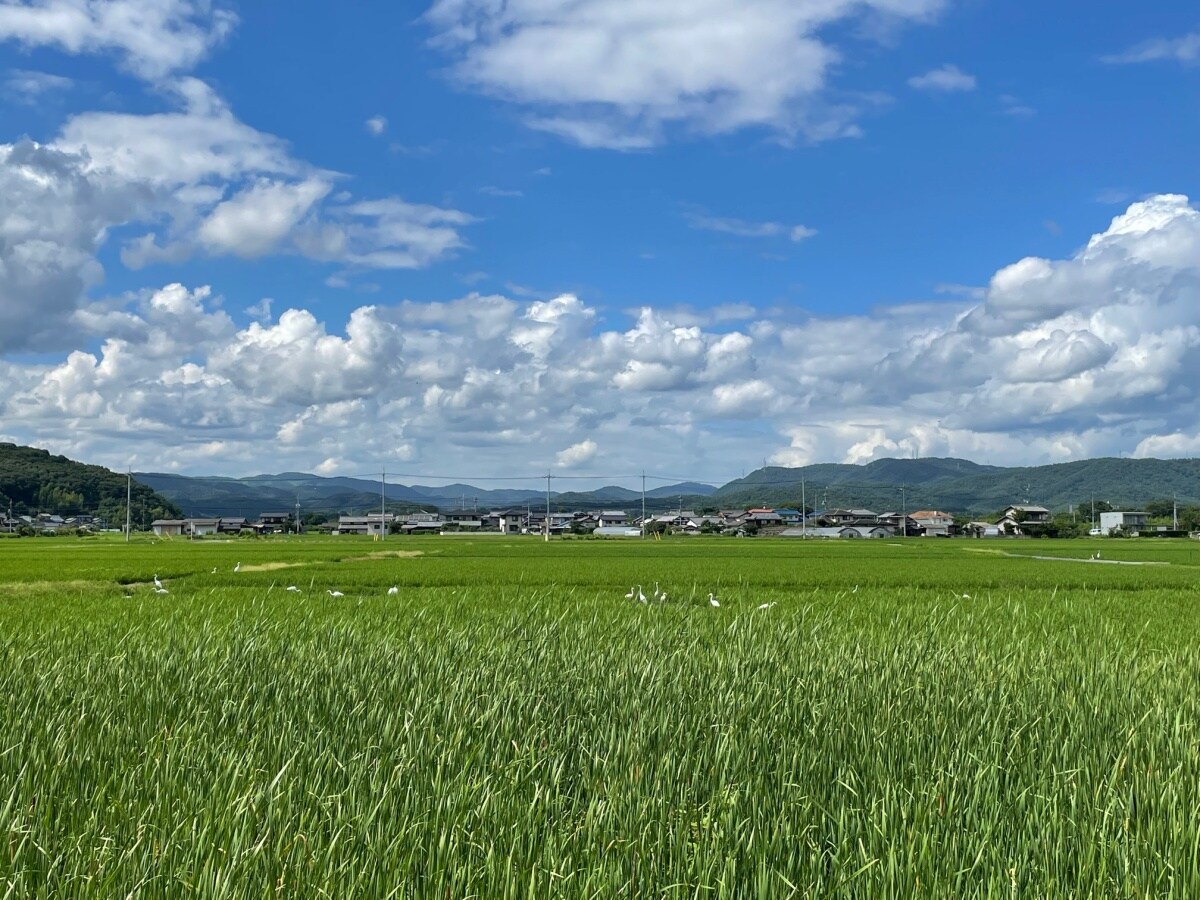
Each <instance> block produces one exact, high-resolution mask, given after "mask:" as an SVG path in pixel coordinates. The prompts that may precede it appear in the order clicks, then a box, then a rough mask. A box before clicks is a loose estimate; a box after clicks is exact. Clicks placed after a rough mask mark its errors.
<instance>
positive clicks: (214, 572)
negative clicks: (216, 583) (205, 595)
mask: <svg viewBox="0 0 1200 900" xmlns="http://www.w3.org/2000/svg"><path fill="white" fill-rule="evenodd" d="M212 574H214V575H216V574H217V567H216V566H213V570H212Z"/></svg>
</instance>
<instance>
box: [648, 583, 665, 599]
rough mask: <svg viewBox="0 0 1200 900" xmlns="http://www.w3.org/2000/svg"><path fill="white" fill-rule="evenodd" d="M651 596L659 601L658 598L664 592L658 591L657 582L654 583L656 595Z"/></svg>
mask: <svg viewBox="0 0 1200 900" xmlns="http://www.w3.org/2000/svg"><path fill="white" fill-rule="evenodd" d="M650 596H652V597H653V598H654V599H655V600H658V598H659V597H661V596H662V591H660V590H659V589H658V582H657V581H656V582H654V593H653V594H651V595H650Z"/></svg>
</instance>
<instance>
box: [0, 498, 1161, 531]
mask: <svg viewBox="0 0 1200 900" xmlns="http://www.w3.org/2000/svg"><path fill="white" fill-rule="evenodd" d="M1147 518H1148V516H1147V514H1146V513H1144V512H1106V513H1101V514H1100V524H1099V527H1098V528H1095V529H1093V534H1105V535H1108V534H1114V533H1118V532H1120V533H1125V534H1137V533H1139V532H1140V531H1143V530H1145V529H1146V528H1147V524H1146V523H1147ZM1050 520H1051V513H1050V510H1048V509H1046V508H1045V507H1043V506H1029V505H1015V506H1010V507H1008V508H1007V509H1005V510H1004V513H1003V514H1002V515H1001V517H1000V518H999V519H998V520H997V521H995V522H983V521H980V522H969V523H967V524H965V525H961V524H957V523H956V522H955V520H954V516H952V515H951V514H950V513H946V512H942V511H940V510H934V509H924V510H916V511H915V512H910V513H899V512H883V513H876V512H873V511H872V510H869V509H825V510H817V511H814V512H810V513H809V514H808V516H807V517H805V515H804V513H802V512H801V511H800V510H798V509H791V508H787V507H775V508H765V507H764V508H756V509H723V510H720V511H718V512H706V513H697V512H694V511H691V510H683V509H680V510H675V511H672V512H667V513H654V514H652V515H647V516H646V517H645V518H644V519H643V518H642V517H641V516H634V515H630V514H629V513H628V512H626V511H625V510H619V509H614V510H602V511H600V512H583V511H575V512H549V513H547V512H546V511H545V510H537V509H532V508H529V507H522V508H519V509H504V510H491V511H489V512H482V511H477V510H461V511H458V510H456V511H445V512H440V513H434V512H413V513H404V514H393V513H383V514H381V513H372V514H368V515H362V516H339V517H338V519H337V521H331V522H328V523H326V524H324V525H320V526H317V527H316V530H319V531H323V532H326V533H331V534H360V535H368V536H376V537H380V536H382V535H384V534H387V533H395V532H400V533H403V534H441V533H442V532H445V531H466V532H489V531H490V532H498V533H500V534H552V535H562V534H595V535H601V536H608V537H640V536H641V535H643V534H648V533H657V532H669V533H672V534H735V535H751V534H770V535H779V536H783V537H805V538H886V537H897V536H905V537H956V536H962V537H974V538H987V537H1004V536H1018V537H1019V536H1021V535H1023V534H1027V533H1029V532H1030V531H1031V530H1033V529H1032V528H1031V526H1042V525H1048V524H1049V523H1050ZM107 527H108V526H107V523H106V522H104V521H103V520H101V519H97V518H95V517H92V516H71V517H69V518H63V517H62V516H55V515H47V514H41V515H37V516H11V515H9V516H0V532H2V531H8V532H15V531H20V530H24V529H33V530H35V531H41V532H55V531H59V530H67V529H75V530H96V531H101V530H104V529H105V528H107ZM151 528H152V529H153V531H154V533H155V534H156V535H159V536H161V537H203V536H207V535H222V534H224V535H238V534H242V533H244V532H251V533H256V534H279V533H286V532H288V531H292V530H294V528H295V520H294V518H293V516H292V514H291V513H288V512H273V513H272V512H267V513H262V514H261V515H260V516H259V517H258V518H257V519H255V520H253V521H252V520H250V519H247V518H245V517H243V516H224V517H219V518H186V519H157V520H155V521H154V522H153V523H152V525H151Z"/></svg>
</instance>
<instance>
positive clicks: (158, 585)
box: [154, 572, 163, 588]
mask: <svg viewBox="0 0 1200 900" xmlns="http://www.w3.org/2000/svg"><path fill="white" fill-rule="evenodd" d="M154 586H155V587H156V588H160V587H162V586H163V583H162V582H161V581H159V580H158V573H157V572H155V573H154Z"/></svg>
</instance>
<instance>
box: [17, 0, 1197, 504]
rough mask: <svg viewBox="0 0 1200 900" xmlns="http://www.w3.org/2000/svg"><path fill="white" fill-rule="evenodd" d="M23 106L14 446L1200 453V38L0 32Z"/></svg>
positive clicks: (849, 5)
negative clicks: (1198, 160) (1198, 151)
mask: <svg viewBox="0 0 1200 900" xmlns="http://www.w3.org/2000/svg"><path fill="white" fill-rule="evenodd" d="M0 88H2V91H3V92H2V94H0V110H2V118H0V123H3V126H2V130H0V191H2V192H3V196H5V197H6V198H7V203H6V204H5V208H3V209H0V388H3V390H2V391H0V397H7V399H0V439H7V440H15V441H19V442H22V443H32V444H36V445H38V446H46V447H48V448H50V449H53V450H56V451H59V452H64V453H68V454H69V455H73V456H76V457H78V458H83V459H87V460H88V461H94V462H101V463H105V464H109V465H112V466H117V467H124V466H126V465H133V466H135V467H136V468H143V469H156V470H179V471H183V472H196V473H200V472H204V473H209V472H220V473H229V474H252V473H255V472H260V471H266V470H282V469H304V470H319V471H322V472H326V473H331V474H332V473H342V474H357V473H360V472H368V471H377V470H378V469H379V468H380V467H381V466H382V465H384V464H386V465H388V466H389V467H391V468H392V469H393V470H400V469H407V470H410V471H412V472H414V473H420V474H425V475H429V476H431V477H430V479H429V480H435V479H434V478H433V477H432V476H434V475H436V474H440V473H443V472H446V470H447V469H453V473H452V474H454V475H470V476H473V477H476V478H478V479H479V480H483V479H485V478H486V477H488V476H496V477H499V476H503V475H509V474H523V473H525V472H536V471H546V470H552V471H555V472H557V473H558V474H559V475H560V476H562V477H564V478H565V477H567V476H570V475H573V474H580V475H582V474H588V473H592V474H597V473H599V474H605V475H608V474H612V475H614V476H615V475H622V474H627V473H632V472H640V471H642V470H643V469H645V470H648V471H659V472H672V473H675V474H680V475H686V476H688V477H693V478H697V479H701V480H711V481H721V480H724V479H726V478H728V477H732V476H736V475H738V474H740V473H741V471H742V470H744V469H748V468H753V467H755V466H757V465H760V464H761V463H762V462H763V461H764V460H766V461H770V462H774V463H777V464H783V465H795V464H801V463H805V462H818V461H851V462H864V461H868V460H870V459H873V458H879V457H881V456H894V455H910V454H913V453H917V454H921V455H950V454H953V455H962V456H968V457H972V458H976V459H980V460H983V461H987V462H992V463H996V464H1024V463H1041V462H1053V461H1063V460H1067V459H1074V458H1082V457H1087V456H1094V455H1121V454H1128V455H1154V456H1180V455H1189V456H1190V455H1194V454H1196V453H1197V452H1200V432H1198V431H1197V429H1198V427H1200V425H1198V422H1197V412H1198V409H1197V405H1196V402H1197V401H1196V397H1195V394H1194V389H1193V388H1192V387H1191V385H1192V384H1193V383H1194V382H1195V375H1196V374H1197V371H1196V369H1197V357H1198V355H1200V354H1198V353H1197V348H1198V347H1200V321H1197V320H1198V318H1200V316H1198V314H1197V310H1198V309H1200V304H1197V301H1198V300H1200V288H1198V284H1200V271H1198V269H1200V224H1198V221H1200V214H1198V213H1197V212H1196V207H1195V205H1194V204H1193V203H1192V202H1190V201H1189V200H1187V199H1185V198H1186V197H1195V196H1198V195H1200V187H1198V186H1197V184H1196V181H1197V177H1198V176H1197V167H1196V165H1195V147H1196V146H1198V145H1200V105H1198V104H1197V102H1196V101H1197V99H1198V98H1200V15H1198V14H1197V12H1196V9H1195V7H1194V5H1192V4H1185V3H1182V2H1148V3H1143V4H1136V5H1134V4H1124V5H1117V6H1114V7H1113V8H1112V9H1107V8H1106V9H1105V11H1104V13H1103V15H1098V14H1097V13H1096V8H1095V6H1094V4H1087V5H1085V4H1082V3H1075V2H1064V3H1058V4H1050V5H1049V7H1047V5H1046V4H1033V3H1027V2H1010V3H999V2H995V0H959V2H956V0H866V2H850V0H756V2H745V0H743V2H733V0H687V2H684V0H662V2H660V3H656V4H645V3H637V2H632V0H582V2H570V3H568V2H566V0H509V2H507V3H501V2H500V0H438V2H432V3H431V2H426V3H423V4H416V5H413V4H405V5H399V4H383V3H360V4H333V3H323V2H308V3H305V4H302V5H300V4H296V3H287V4H285V3H281V2H259V3H255V4H237V3H225V2H216V0H214V2H212V3H209V2H205V0H35V2H30V0H0ZM266 301H269V302H266ZM614 480H619V479H616V478H614Z"/></svg>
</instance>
